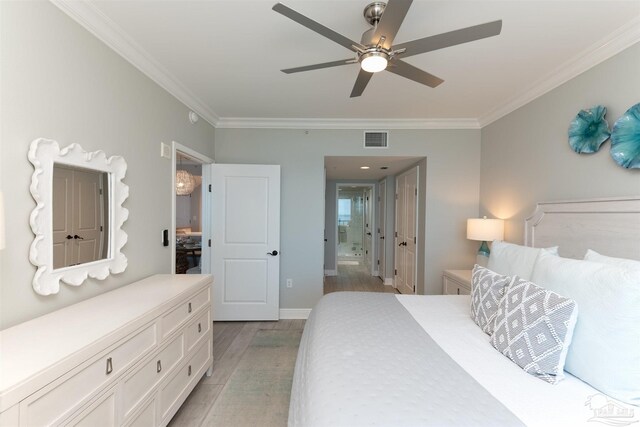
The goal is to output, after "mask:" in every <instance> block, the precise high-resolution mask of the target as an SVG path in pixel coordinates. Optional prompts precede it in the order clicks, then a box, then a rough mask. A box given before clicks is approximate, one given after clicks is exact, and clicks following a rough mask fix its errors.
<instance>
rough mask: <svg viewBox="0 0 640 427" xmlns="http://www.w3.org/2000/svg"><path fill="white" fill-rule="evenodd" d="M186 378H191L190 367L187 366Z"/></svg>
mask: <svg viewBox="0 0 640 427" xmlns="http://www.w3.org/2000/svg"><path fill="white" fill-rule="evenodd" d="M187 376H189V377H190V376H191V365H189V368H188V369H187Z"/></svg>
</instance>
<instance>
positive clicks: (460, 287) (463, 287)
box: [442, 276, 471, 295]
mask: <svg viewBox="0 0 640 427" xmlns="http://www.w3.org/2000/svg"><path fill="white" fill-rule="evenodd" d="M442 280H443V288H444V289H443V294H445V295H469V294H471V289H469V288H468V287H467V284H466V283H461V282H458V281H456V280H454V279H452V278H450V277H447V276H444V277H443V278H442Z"/></svg>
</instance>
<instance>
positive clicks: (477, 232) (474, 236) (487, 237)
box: [467, 218, 504, 242]
mask: <svg viewBox="0 0 640 427" xmlns="http://www.w3.org/2000/svg"><path fill="white" fill-rule="evenodd" d="M503 238H504V220H502V219H487V218H469V219H468V220H467V239H469V240H480V241H485V242H491V241H493V240H502V239H503Z"/></svg>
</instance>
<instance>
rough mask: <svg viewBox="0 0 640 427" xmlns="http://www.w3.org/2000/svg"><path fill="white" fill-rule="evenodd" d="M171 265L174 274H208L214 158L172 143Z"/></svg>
mask: <svg viewBox="0 0 640 427" xmlns="http://www.w3.org/2000/svg"><path fill="white" fill-rule="evenodd" d="M173 159H174V161H173V165H172V166H173V173H172V176H173V178H172V189H173V191H172V211H173V214H172V227H171V230H170V233H169V234H170V244H171V261H172V262H171V264H172V272H173V273H175V274H201V273H209V272H210V271H211V270H210V265H209V264H210V262H209V259H210V257H209V254H210V246H209V236H210V224H209V222H210V221H208V218H210V215H209V210H210V197H209V194H210V193H209V188H208V184H209V177H208V171H209V169H208V168H207V167H206V165H208V164H211V163H212V160H211V159H210V158H208V157H207V156H204V155H202V154H200V153H198V152H196V151H193V150H191V149H189V148H188V147H185V146H183V145H181V144H179V143H177V142H174V143H173Z"/></svg>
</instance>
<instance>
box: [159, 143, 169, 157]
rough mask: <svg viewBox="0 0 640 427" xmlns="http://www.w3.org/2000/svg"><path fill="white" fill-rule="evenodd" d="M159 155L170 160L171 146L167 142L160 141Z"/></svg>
mask: <svg viewBox="0 0 640 427" xmlns="http://www.w3.org/2000/svg"><path fill="white" fill-rule="evenodd" d="M160 157H164V158H165V159H169V160H171V146H170V145H169V144H165V143H164V142H161V143H160Z"/></svg>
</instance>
